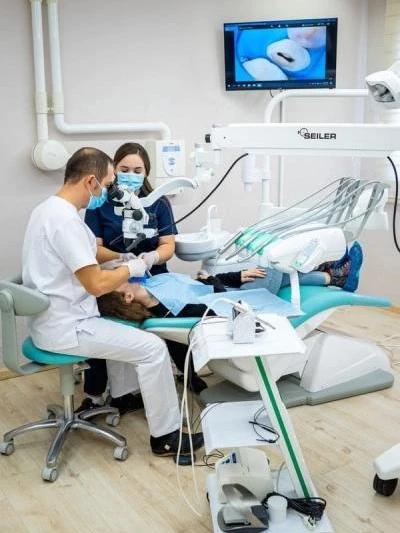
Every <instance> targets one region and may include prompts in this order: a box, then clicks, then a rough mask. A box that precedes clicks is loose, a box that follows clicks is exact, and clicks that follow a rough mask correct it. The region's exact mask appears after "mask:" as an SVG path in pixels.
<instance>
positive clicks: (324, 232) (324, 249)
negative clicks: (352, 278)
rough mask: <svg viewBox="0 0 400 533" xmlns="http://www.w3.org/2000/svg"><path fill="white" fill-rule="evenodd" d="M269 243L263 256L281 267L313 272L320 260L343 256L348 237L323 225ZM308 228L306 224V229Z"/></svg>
mask: <svg viewBox="0 0 400 533" xmlns="http://www.w3.org/2000/svg"><path fill="white" fill-rule="evenodd" d="M302 229H303V228H301V227H299V228H298V233H296V234H295V235H293V236H291V237H287V238H284V239H281V240H279V239H278V240H277V241H275V242H272V243H271V244H270V245H268V246H267V247H266V249H265V251H264V254H263V258H264V260H267V261H268V263H269V264H274V266H275V267H276V268H278V269H282V270H283V271H288V270H287V269H288V268H289V269H290V268H293V267H294V268H295V269H296V270H298V271H300V272H311V270H313V269H314V268H316V267H317V266H318V265H320V264H321V263H325V262H326V261H335V260H337V259H340V258H341V257H342V256H343V254H344V253H345V251H346V239H345V237H344V234H343V231H342V230H341V229H339V228H321V229H315V230H311V231H304V232H301V230H302ZM305 229H307V228H306V227H304V230H305Z"/></svg>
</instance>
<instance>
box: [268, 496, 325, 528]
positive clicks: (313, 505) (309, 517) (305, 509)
mask: <svg viewBox="0 0 400 533" xmlns="http://www.w3.org/2000/svg"><path fill="white" fill-rule="evenodd" d="M271 496H281V497H282V498H285V500H286V501H287V505H288V509H293V511H296V512H297V513H300V514H301V515H304V516H305V517H306V522H307V523H308V525H309V527H315V525H316V523H317V522H319V521H320V520H321V518H322V516H323V514H324V511H325V508H326V500H324V498H316V497H315V498H289V497H288V496H285V495H284V494H281V493H279V492H270V493H269V494H267V495H266V497H265V498H264V499H263V501H262V504H263V505H264V507H266V508H267V509H268V498H270V497H271Z"/></svg>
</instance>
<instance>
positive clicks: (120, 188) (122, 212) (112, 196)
mask: <svg viewBox="0 0 400 533" xmlns="http://www.w3.org/2000/svg"><path fill="white" fill-rule="evenodd" d="M180 187H189V188H192V189H196V188H197V187H198V183H197V182H196V181H195V180H192V179H189V178H174V179H171V180H169V181H168V182H167V183H164V184H163V185H160V186H159V187H157V188H156V189H155V190H154V191H153V192H151V193H150V194H149V195H148V196H144V197H142V198H140V197H139V196H137V195H136V194H135V192H134V191H133V190H132V189H130V188H129V187H127V186H125V185H120V184H118V183H117V182H115V183H113V184H112V185H111V187H110V188H109V189H108V199H109V201H111V203H113V204H114V213H115V214H116V215H118V216H122V219H123V220H122V235H121V236H120V237H118V239H120V238H123V240H124V247H125V249H126V251H127V252H130V251H131V250H133V249H134V248H136V247H137V246H138V245H139V244H140V243H141V242H142V241H143V240H145V239H149V238H151V237H155V236H156V235H157V228H152V227H149V222H150V218H151V214H149V213H147V211H146V207H149V206H151V205H152V204H154V202H156V201H157V200H158V199H159V198H161V197H162V196H164V195H166V194H168V193H170V192H171V191H174V190H176V189H179V188H180Z"/></svg>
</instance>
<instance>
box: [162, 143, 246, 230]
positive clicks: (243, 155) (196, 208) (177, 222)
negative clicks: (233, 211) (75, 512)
mask: <svg viewBox="0 0 400 533" xmlns="http://www.w3.org/2000/svg"><path fill="white" fill-rule="evenodd" d="M248 155H249V154H248V153H247V152H246V153H244V154H242V155H241V156H239V157H238V158H236V159H235V161H234V162H233V163H232V164H231V166H230V167H229V168H228V170H227V171H226V172H225V174H224V175H223V176H222V178H221V179H220V180H219V182H218V183H217V185H216V186H215V187H214V188H213V189H211V191H210V192H209V193H208V194H207V195H206V196H205V197H204V198H203V200H202V201H201V202H200V203H199V204H197V205H196V207H194V208H193V209H192V210H191V211H189V213H186V215H184V216H183V217H181V218H180V219H179V220H177V221H176V222H175V224H180V223H181V222H183V221H184V220H186V219H187V218H189V217H190V216H191V215H192V214H193V213H195V212H196V211H197V210H198V209H199V208H200V207H201V206H202V205H203V204H204V203H205V202H207V200H208V199H209V198H210V196H212V195H213V194H214V192H215V191H216V190H217V189H218V188H219V187H220V186H221V185H222V183H223V182H224V181H225V180H226V178H227V177H228V176H229V173H230V172H231V170H232V169H233V168H234V167H235V166H236V164H237V163H238V162H239V161H240V160H241V159H243V158H244V157H247V156H248ZM171 226H172V224H168V225H167V226H164V227H163V228H161V229H159V230H158V232H159V233H160V232H161V231H165V230H166V229H168V228H170V227H171Z"/></svg>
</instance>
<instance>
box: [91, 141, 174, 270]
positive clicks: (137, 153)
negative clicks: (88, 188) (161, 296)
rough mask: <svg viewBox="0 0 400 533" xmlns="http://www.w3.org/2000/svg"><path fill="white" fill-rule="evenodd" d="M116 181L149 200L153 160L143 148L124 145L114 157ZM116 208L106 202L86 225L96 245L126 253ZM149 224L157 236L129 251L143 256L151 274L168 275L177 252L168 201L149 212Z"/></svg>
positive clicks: (135, 145) (162, 202)
mask: <svg viewBox="0 0 400 533" xmlns="http://www.w3.org/2000/svg"><path fill="white" fill-rule="evenodd" d="M114 163H115V171H116V175H117V181H118V183H119V184H120V185H126V186H128V187H130V188H131V189H132V190H134V191H135V192H136V193H137V195H138V196H139V197H140V196H147V195H148V194H150V192H151V191H152V187H151V185H150V183H149V181H148V176H149V174H150V159H149V156H148V153H147V152H146V150H145V149H144V148H143V146H142V145H141V144H138V143H125V144H123V145H122V146H120V147H119V148H118V150H117V151H116V153H115V156H114ZM114 207H115V206H114V204H112V203H111V202H108V201H107V202H105V203H104V204H103V205H102V206H101V207H99V208H98V209H94V210H90V211H86V216H85V222H86V224H87V225H88V226H89V228H90V229H91V230H92V231H93V233H94V234H95V236H96V237H97V242H98V244H100V245H103V246H105V247H106V248H108V249H110V250H113V251H114V252H121V253H124V252H126V251H127V250H126V249H125V245H124V239H123V238H122V216H121V215H117V214H116V213H115V212H114ZM146 211H147V213H148V214H149V217H150V220H149V224H148V227H150V228H154V229H156V230H157V233H158V235H156V236H154V237H151V238H148V239H145V240H143V241H142V242H140V243H139V245H138V246H137V248H135V249H133V250H129V251H131V252H133V253H134V254H135V255H137V256H139V255H142V254H143V255H142V258H143V260H144V261H145V263H146V264H147V266H148V269H149V270H150V272H151V274H161V273H163V272H168V270H167V265H166V262H167V261H168V260H169V259H171V257H172V256H173V255H174V252H175V235H176V234H177V229H176V226H175V220H174V215H173V213H172V209H171V206H170V203H169V201H168V200H167V198H165V197H162V198H160V199H159V200H157V201H156V202H155V203H154V204H153V205H151V206H150V207H148V208H146Z"/></svg>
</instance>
